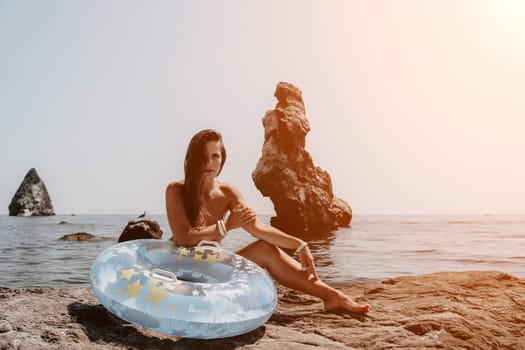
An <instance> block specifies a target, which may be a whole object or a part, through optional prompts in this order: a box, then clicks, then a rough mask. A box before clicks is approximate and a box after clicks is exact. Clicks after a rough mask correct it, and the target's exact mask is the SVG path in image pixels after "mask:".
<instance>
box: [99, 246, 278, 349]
mask: <svg viewBox="0 0 525 350" xmlns="http://www.w3.org/2000/svg"><path fill="white" fill-rule="evenodd" d="M90 277H91V286H92V288H93V291H94V293H95V296H96V297H97V299H98V300H99V301H100V302H101V303H102V305H103V306H104V307H105V308H106V309H108V310H109V311H110V312H111V313H113V314H114V315H116V316H118V317H120V318H121V319H123V320H125V321H128V322H131V323H134V324H136V325H139V326H142V327H146V328H149V329H151V330H154V331H157V332H160V333H164V334H169V335H176V336H180V337H186V338H198V339H211V338H225V337H231V336H235V335H239V334H243V333H246V332H249V331H251V330H254V329H256V328H258V327H259V326H261V325H262V324H263V323H265V322H266V321H267V320H268V319H269V318H270V316H271V315H272V313H273V310H274V309H275V307H276V305H277V293H276V290H275V286H274V284H273V282H272V280H271V279H270V278H269V277H268V275H267V274H266V272H265V271H264V270H263V269H261V268H260V267H259V266H258V265H256V264H255V263H253V262H251V261H250V260H247V259H245V258H243V257H241V256H239V255H236V254H234V253H232V252H229V251H227V250H224V249H220V248H219V247H218V246H203V245H199V246H197V247H194V248H187V247H182V246H177V245H175V244H174V243H173V242H170V241H159V240H156V239H140V240H132V241H128V242H123V243H119V244H116V245H114V246H112V247H110V248H108V249H106V250H105V251H103V252H102V253H101V254H100V255H99V256H98V257H97V258H96V259H95V261H94V263H93V266H92V267H91V275H90Z"/></svg>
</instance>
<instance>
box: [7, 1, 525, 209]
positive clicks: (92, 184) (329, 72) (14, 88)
mask: <svg viewBox="0 0 525 350" xmlns="http://www.w3.org/2000/svg"><path fill="white" fill-rule="evenodd" d="M0 52H1V53H2V54H1V55H0V118H1V122H2V123H1V125H2V127H1V128H0V149H1V150H2V151H1V153H0V155H1V156H0V163H1V164H2V171H1V172H0V215H3V214H7V213H8V206H9V203H10V201H11V198H12V197H13V195H14V194H15V192H16V190H17V189H18V186H19V185H20V183H21V182H22V180H23V178H24V176H25V174H26V173H27V171H28V170H29V169H30V168H36V170H37V172H38V174H39V175H40V177H41V178H42V180H43V181H44V183H45V185H46V187H47V189H48V191H49V193H50V196H51V199H52V201H53V205H54V209H55V212H56V213H59V214H60V213H63V214H64V215H69V214H72V213H74V214H78V215H83V214H84V215H90V214H92V215H100V214H108V215H111V214H116V215H120V214H122V215H128V214H137V215H138V214H140V213H142V212H143V211H144V210H146V211H147V212H148V213H150V214H164V189H165V188H166V185H167V184H168V183H169V182H171V181H173V180H177V179H180V178H182V176H183V167H182V163H183V157H184V153H185V151H186V146H187V144H188V142H189V139H190V138H191V136H192V135H193V134H194V133H195V132H197V131H199V130H201V129H204V128H214V129H217V130H219V131H220V132H221V133H222V134H223V137H224V141H225V146H226V149H227V151H228V159H227V161H226V164H225V168H224V170H223V173H222V174H221V176H220V180H222V181H226V182H229V183H232V184H234V185H235V186H236V187H237V188H238V189H239V190H240V191H241V192H242V193H243V195H244V197H245V199H246V201H247V203H248V205H250V206H251V207H253V208H254V209H255V210H256V212H258V213H261V214H267V215H271V214H272V212H273V206H272V204H271V202H270V200H269V199H268V198H263V197H262V196H261V194H260V193H259V191H258V190H257V189H256V188H255V186H254V184H253V181H252V179H251V172H252V171H253V170H254V169H255V166H256V164H257V161H258V160H259V157H260V155H261V148H262V145H263V141H264V130H263V126H262V123H261V120H262V118H263V116H264V114H265V112H266V111H267V110H270V109H272V108H274V106H275V104H276V102H277V101H276V99H275V98H274V97H273V93H274V90H275V86H276V84H277V83H278V82H280V81H286V82H289V83H292V84H294V85H296V86H297V87H298V88H299V89H301V90H302V92H303V99H304V102H305V106H306V115H307V118H308V119H309V121H310V125H311V132H310V133H309V134H308V135H307V138H306V149H307V151H308V152H309V153H310V154H311V155H312V158H313V161H314V164H315V165H317V166H319V167H321V168H322V169H324V170H326V171H327V172H328V173H329V174H330V176H331V179H332V185H333V189H334V194H335V195H336V196H337V197H340V198H342V199H344V200H345V201H347V202H348V203H349V204H350V206H351V207H352V210H353V213H354V215H487V214H491V215H521V214H524V210H523V208H525V182H524V181H523V179H524V178H525V164H524V163H523V162H522V160H521V158H522V155H523V151H524V150H525V137H523V130H525V128H524V126H525V118H524V117H525V99H524V98H523V96H522V95H523V93H522V91H523V85H524V82H525V65H524V64H523V62H525V2H523V1H518V0H514V1H505V2H495V1H488V0H480V1H462V2H457V1H452V0H439V1H438V0H436V1H425V2H421V1H417V0H400V1H396V2H390V1H386V0H385V1H374V2H369V1H337V0H334V1H297V0H284V1H250V2H246V1H240V0H239V1H237V0H231V1H204V0H203V1H192V2H187V1H151V2H147V3H146V2H143V1H126V2H123V1H116V0H113V1H101V0H94V1H82V0H79V1H75V2H68V1H51V2H39V1H30V0H22V1H13V0H0Z"/></svg>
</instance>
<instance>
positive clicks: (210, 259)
mask: <svg viewBox="0 0 525 350" xmlns="http://www.w3.org/2000/svg"><path fill="white" fill-rule="evenodd" d="M218 258H219V254H212V253H208V257H207V258H206V261H207V262H208V265H211V264H213V263H214V262H216V261H217V259H218Z"/></svg>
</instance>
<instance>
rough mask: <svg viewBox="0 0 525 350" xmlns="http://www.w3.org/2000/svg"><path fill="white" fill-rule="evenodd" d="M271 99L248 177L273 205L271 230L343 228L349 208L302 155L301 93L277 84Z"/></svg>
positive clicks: (305, 154) (295, 231)
mask: <svg viewBox="0 0 525 350" xmlns="http://www.w3.org/2000/svg"><path fill="white" fill-rule="evenodd" d="M274 95H275V97H276V98H277V101H278V102H277V105H276V106H275V109H272V110H270V111H268V112H266V114H265V116H264V117H263V119H262V122H263V126H264V144H263V147H262V155H261V158H260V159H259V162H258V163H257V166H256V168H255V170H254V171H253V173H252V178H253V181H254V183H255V186H256V187H257V188H258V189H259V191H260V192H261V193H262V195H263V196H268V197H270V199H271V201H272V202H273V205H274V209H275V213H276V216H274V217H272V219H271V224H272V225H273V226H275V227H278V228H280V229H282V230H284V231H285V232H287V233H290V234H294V235H298V236H299V235H301V234H303V233H326V232H329V231H332V230H334V229H336V228H337V227H346V226H348V225H349V224H350V220H351V219H352V210H351V208H350V206H349V205H348V204H347V203H346V202H345V201H343V200H342V199H340V198H337V197H335V196H334V194H333V192H332V181H331V179H330V175H328V173H327V172H326V171H324V170H322V169H321V168H319V167H317V166H315V165H314V164H313V161H312V157H311V156H310V154H309V153H308V152H307V151H306V150H305V140H306V134H307V133H308V132H309V131H310V124H309V122H308V119H307V118H306V111H305V107H304V102H303V98H302V93H301V90H299V89H298V88H297V87H296V86H294V85H292V84H289V83H284V82H281V83H279V84H277V88H276V90H275V94H274Z"/></svg>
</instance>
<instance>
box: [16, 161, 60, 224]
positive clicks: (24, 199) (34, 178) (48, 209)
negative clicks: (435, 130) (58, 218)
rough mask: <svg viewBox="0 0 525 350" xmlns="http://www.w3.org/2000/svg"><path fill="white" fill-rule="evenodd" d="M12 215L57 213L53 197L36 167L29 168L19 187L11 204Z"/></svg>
mask: <svg viewBox="0 0 525 350" xmlns="http://www.w3.org/2000/svg"><path fill="white" fill-rule="evenodd" d="M9 215H10V216H43V215H55V211H54V209H53V203H51V197H49V193H48V192H47V189H46V185H44V181H42V179H41V178H40V176H38V173H37V172H36V169H35V168H31V169H29V171H28V172H27V174H26V176H25V178H24V180H23V181H22V183H21V184H20V187H18V190H17V191H16V193H15V195H14V196H13V199H12V200H11V204H9Z"/></svg>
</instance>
